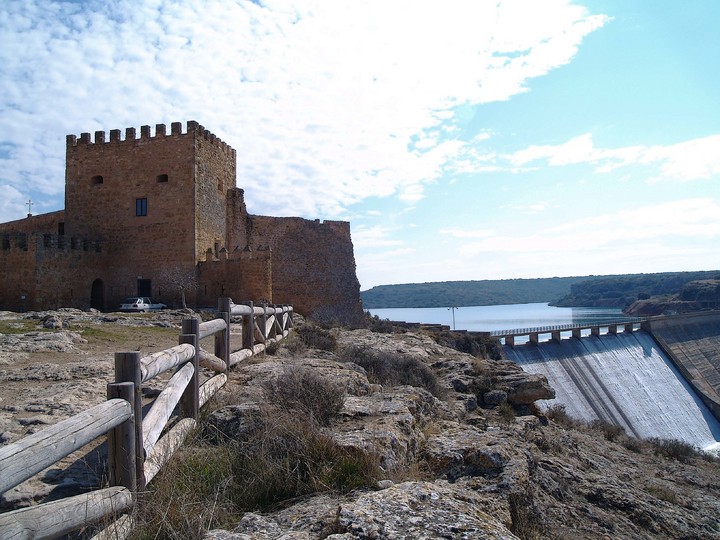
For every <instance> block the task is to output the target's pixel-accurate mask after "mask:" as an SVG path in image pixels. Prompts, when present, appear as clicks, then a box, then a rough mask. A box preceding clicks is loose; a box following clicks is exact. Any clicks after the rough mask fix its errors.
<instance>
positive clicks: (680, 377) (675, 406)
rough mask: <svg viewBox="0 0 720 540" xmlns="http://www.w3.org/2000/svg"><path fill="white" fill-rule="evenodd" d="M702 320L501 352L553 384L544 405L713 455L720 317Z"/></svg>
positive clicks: (718, 445) (719, 436)
mask: <svg viewBox="0 0 720 540" xmlns="http://www.w3.org/2000/svg"><path fill="white" fill-rule="evenodd" d="M704 322H705V323H706V324H701V323H699V322H698V321H697V320H695V321H690V322H689V323H688V320H687V319H685V318H679V319H678V320H677V321H675V322H672V321H671V322H669V323H668V322H667V320H663V321H662V323H660V324H658V325H654V321H650V323H649V324H648V325H644V326H643V327H644V328H646V330H647V331H646V330H635V331H627V330H626V331H625V332H618V333H607V334H600V335H590V336H586V337H581V338H577V337H572V338H567V339H559V340H558V339H554V340H549V341H542V340H541V341H539V342H538V343H537V344H536V343H532V342H531V343H526V344H522V345H515V346H510V345H505V346H504V351H505V354H506V355H507V357H508V358H509V359H510V360H513V361H514V362H516V363H518V364H519V365H521V366H522V368H523V369H524V370H526V371H528V372H531V373H540V374H543V375H545V376H546V377H547V379H548V381H549V382H550V385H551V386H552V387H553V388H554V389H555V391H556V398H555V399H554V400H547V401H541V402H539V405H540V406H541V407H548V406H552V405H554V404H562V405H564V406H565V409H566V411H567V413H568V414H569V415H570V416H571V417H573V418H576V419H580V420H585V421H588V422H590V421H593V420H596V419H601V420H605V421H607V422H611V423H613V424H616V425H619V426H622V427H623V428H624V429H625V432H626V433H627V434H628V435H632V436H635V437H638V438H648V437H658V438H662V439H678V440H682V441H685V442H687V443H690V444H693V445H695V446H697V447H699V448H702V449H705V450H708V451H713V452H716V451H718V450H720V422H718V419H717V418H716V416H715V415H713V413H712V412H711V410H710V408H709V407H708V405H709V406H710V407H713V408H715V405H716V401H715V399H716V397H717V390H718V388H717V387H715V386H714V385H713V384H712V383H714V382H715V377H716V375H717V374H718V373H720V370H718V367H720V363H718V362H716V361H717V360H718V354H720V348H718V345H720V324H716V323H720V315H717V316H716V318H713V319H712V321H710V323H709V324H707V323H708V321H704ZM653 326H656V328H653ZM716 331H717V332H716ZM655 333H657V336H656V337H657V338H658V339H657V340H656V338H655V337H654V334H655ZM661 343H662V345H661ZM666 350H667V354H666ZM687 351H690V352H691V353H692V354H689V353H688V354H685V353H686V352H687ZM701 351H704V353H703V352H701ZM684 354H685V357H683V355H684ZM689 358H691V359H692V360H693V363H692V364H690V363H689V360H688V359H689ZM708 381H710V383H708Z"/></svg>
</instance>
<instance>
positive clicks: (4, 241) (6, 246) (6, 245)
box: [2, 234, 10, 249]
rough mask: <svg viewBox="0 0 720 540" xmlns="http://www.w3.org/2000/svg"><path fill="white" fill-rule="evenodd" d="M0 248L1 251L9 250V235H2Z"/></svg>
mask: <svg viewBox="0 0 720 540" xmlns="http://www.w3.org/2000/svg"><path fill="white" fill-rule="evenodd" d="M2 248H3V249H10V235H9V234H3V237H2Z"/></svg>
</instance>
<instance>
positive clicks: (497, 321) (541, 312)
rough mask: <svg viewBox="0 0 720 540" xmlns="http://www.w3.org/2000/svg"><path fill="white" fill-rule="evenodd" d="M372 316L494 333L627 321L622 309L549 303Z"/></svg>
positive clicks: (410, 310) (416, 310) (381, 311)
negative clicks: (552, 326) (542, 327)
mask: <svg viewBox="0 0 720 540" xmlns="http://www.w3.org/2000/svg"><path fill="white" fill-rule="evenodd" d="M368 311H369V312H370V313H371V314H372V315H377V316H378V317H379V318H380V319H389V320H391V321H405V322H413V323H424V324H445V325H447V326H449V327H450V328H451V329H452V328H453V315H454V317H455V321H454V322H455V326H454V328H455V329H457V330H470V331H473V332H490V331H492V330H512V329H516V328H532V327H535V326H551V325H557V324H573V323H575V324H578V323H580V324H585V323H588V322H599V323H602V322H603V321H617V320H620V319H623V318H625V314H624V313H623V312H622V311H621V310H620V308H586V307H573V308H561V307H554V306H550V305H548V304H506V305H497V306H464V307H458V308H455V309H451V308H449V307H440V308H383V309H369V310H368Z"/></svg>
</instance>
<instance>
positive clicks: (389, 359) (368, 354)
mask: <svg viewBox="0 0 720 540" xmlns="http://www.w3.org/2000/svg"><path fill="white" fill-rule="evenodd" d="M341 356H342V359H343V360H344V361H345V362H354V363H356V364H357V365H359V366H361V367H362V368H363V369H365V371H366V372H367V376H368V380H369V381H370V382H371V383H375V384H384V385H390V386H400V385H409V386H418V387H420V388H425V389H426V390H427V391H428V392H430V393H431V394H432V395H434V396H435V397H438V398H441V397H442V396H443V395H444V394H445V390H444V389H443V388H442V387H441V386H440V383H439V382H438V380H437V377H436V376H435V373H433V371H432V370H431V369H430V368H429V367H428V365H427V364H425V363H424V362H423V361H422V360H418V359H417V358H414V357H412V356H408V355H405V354H399V353H390V352H376V351H373V350H371V349H368V348H367V347H358V346H351V347H348V348H347V349H345V350H344V351H343V352H342V355H341Z"/></svg>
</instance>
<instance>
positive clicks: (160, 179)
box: [157, 174, 168, 182]
mask: <svg viewBox="0 0 720 540" xmlns="http://www.w3.org/2000/svg"><path fill="white" fill-rule="evenodd" d="M157 181H158V182H167V181H168V175H167V174H158V176H157Z"/></svg>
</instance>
